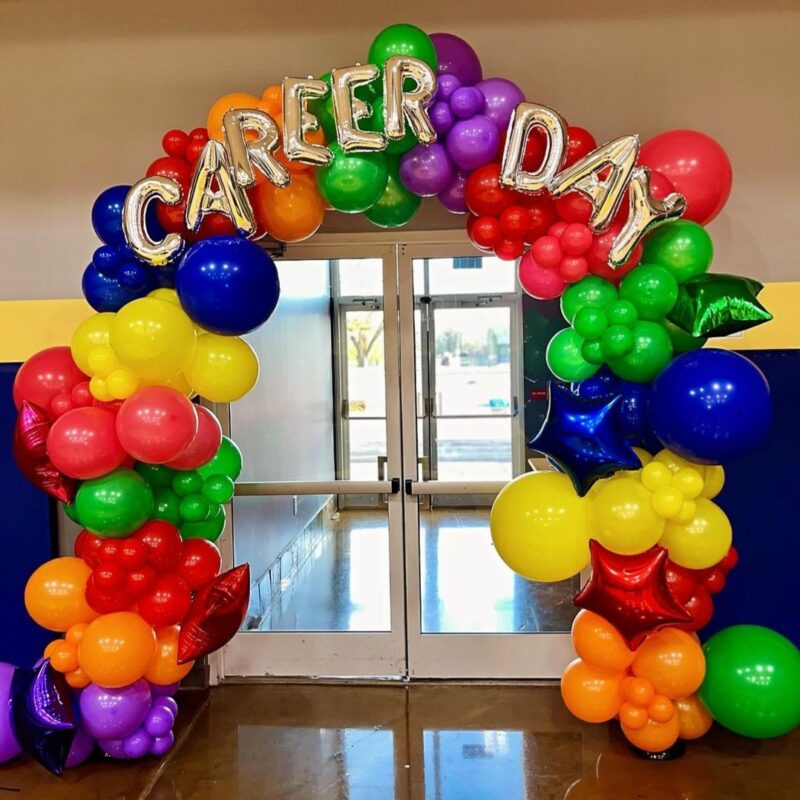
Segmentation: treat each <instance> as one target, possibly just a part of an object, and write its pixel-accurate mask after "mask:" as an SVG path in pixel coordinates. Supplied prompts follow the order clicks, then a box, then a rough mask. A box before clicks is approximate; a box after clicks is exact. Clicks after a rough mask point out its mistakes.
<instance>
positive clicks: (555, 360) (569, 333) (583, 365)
mask: <svg viewBox="0 0 800 800" xmlns="http://www.w3.org/2000/svg"><path fill="white" fill-rule="evenodd" d="M583 343H584V341H583V339H581V337H580V336H578V334H577V333H575V331H574V330H572V328H567V329H566V330H563V331H559V332H558V333H557V334H556V335H555V336H554V337H553V338H552V339H551V340H550V344H548V345H547V366H548V367H549V369H550V372H552V373H553V375H555V376H556V378H558V379H559V380H562V381H568V382H570V383H574V382H577V381H582V380H585V379H586V378H589V377H591V376H592V375H594V373H595V372H597V370H598V369H600V365H599V364H590V363H589V362H588V361H587V360H586V359H585V358H584V357H583V354H582V353H581V347H582V345H583Z"/></svg>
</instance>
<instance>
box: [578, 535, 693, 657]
mask: <svg viewBox="0 0 800 800" xmlns="http://www.w3.org/2000/svg"><path fill="white" fill-rule="evenodd" d="M590 548H591V553H592V575H591V577H590V578H589V580H588V581H587V582H586V585H585V586H584V587H583V589H581V590H580V592H578V594H577V595H575V599H574V601H573V602H574V603H575V605H576V606H578V608H587V609H589V611H594V612H595V613H596V614H599V615H600V616H601V617H604V618H605V619H607V620H608V621H609V622H610V623H611V624H612V625H614V627H616V628H617V629H618V630H619V632H620V633H621V634H622V635H623V636H624V637H625V638H626V639H627V640H628V642H629V643H630V646H631V648H632V649H635V648H636V647H638V645H639V644H640V643H641V641H642V639H643V638H644V636H645V634H647V633H649V632H650V631H653V630H655V629H657V628H661V627H664V626H665V625H676V624H679V623H689V622H691V620H692V617H691V614H690V613H689V612H688V611H687V610H686V609H685V608H683V606H681V605H680V603H678V601H677V600H676V599H675V598H674V597H673V595H672V593H671V592H670V590H669V587H668V585H667V578H666V567H667V551H666V549H664V548H663V547H659V546H658V545H655V546H654V547H651V548H650V549H649V550H647V551H646V552H644V553H639V554H638V555H635V556H622V555H619V554H617V553H612V552H611V551H610V550H606V549H605V548H604V547H603V546H602V545H600V544H598V543H597V542H596V541H594V540H592V541H591V542H590Z"/></svg>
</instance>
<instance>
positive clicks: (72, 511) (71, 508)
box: [61, 503, 80, 523]
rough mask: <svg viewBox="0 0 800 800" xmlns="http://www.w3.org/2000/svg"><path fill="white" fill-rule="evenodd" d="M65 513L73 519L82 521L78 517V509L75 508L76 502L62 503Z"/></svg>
mask: <svg viewBox="0 0 800 800" xmlns="http://www.w3.org/2000/svg"><path fill="white" fill-rule="evenodd" d="M61 505H62V506H63V508H64V513H65V514H66V515H67V516H68V517H69V518H70V519H71V520H72V521H73V522H78V523H80V520H79V519H78V509H77V508H75V503H62V504H61Z"/></svg>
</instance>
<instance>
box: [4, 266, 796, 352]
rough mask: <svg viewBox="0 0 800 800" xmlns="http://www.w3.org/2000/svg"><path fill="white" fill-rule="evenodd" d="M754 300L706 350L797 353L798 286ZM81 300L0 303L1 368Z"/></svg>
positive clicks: (61, 331) (56, 326)
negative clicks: (753, 313) (734, 330)
mask: <svg viewBox="0 0 800 800" xmlns="http://www.w3.org/2000/svg"><path fill="white" fill-rule="evenodd" d="M759 300H761V302H762V303H763V304H764V306H765V307H766V308H768V309H769V310H770V311H771V312H772V315H773V317H774V319H773V320H772V321H771V322H767V323H765V324H764V325H759V326H757V327H755V328H751V329H750V330H749V331H744V332H742V333H739V334H734V335H733V336H727V337H725V338H724V339H710V340H709V345H711V346H713V347H722V348H724V349H726V350H797V349H800V281H793V282H791V283H768V284H767V285H766V286H765V287H764V291H763V292H761V294H760V295H759ZM93 313H94V312H93V310H92V308H91V306H89V304H88V303H87V302H86V301H85V300H0V363H13V362H18V361H24V360H25V359H26V358H28V357H29V356H31V355H33V353H36V352H37V351H39V350H43V349H44V348H45V347H53V346H55V345H59V344H67V345H68V344H69V342H70V339H71V338H72V332H73V331H74V330H75V328H76V327H77V326H78V324H79V323H81V322H82V321H83V320H85V319H86V318H87V317H89V316H90V315H91V314H93Z"/></svg>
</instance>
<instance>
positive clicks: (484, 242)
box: [467, 216, 503, 250]
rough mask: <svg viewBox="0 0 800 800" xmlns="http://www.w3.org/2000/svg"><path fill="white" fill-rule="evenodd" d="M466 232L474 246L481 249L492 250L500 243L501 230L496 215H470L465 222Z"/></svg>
mask: <svg viewBox="0 0 800 800" xmlns="http://www.w3.org/2000/svg"><path fill="white" fill-rule="evenodd" d="M467 234H468V236H469V238H470V240H471V241H472V243H473V244H474V245H475V246H476V247H480V248H481V250H493V249H494V248H495V246H496V245H498V244H500V240H501V239H502V238H503V231H502V230H500V223H499V221H498V220H497V217H490V216H483V217H470V219H469V221H468V222H467Z"/></svg>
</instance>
